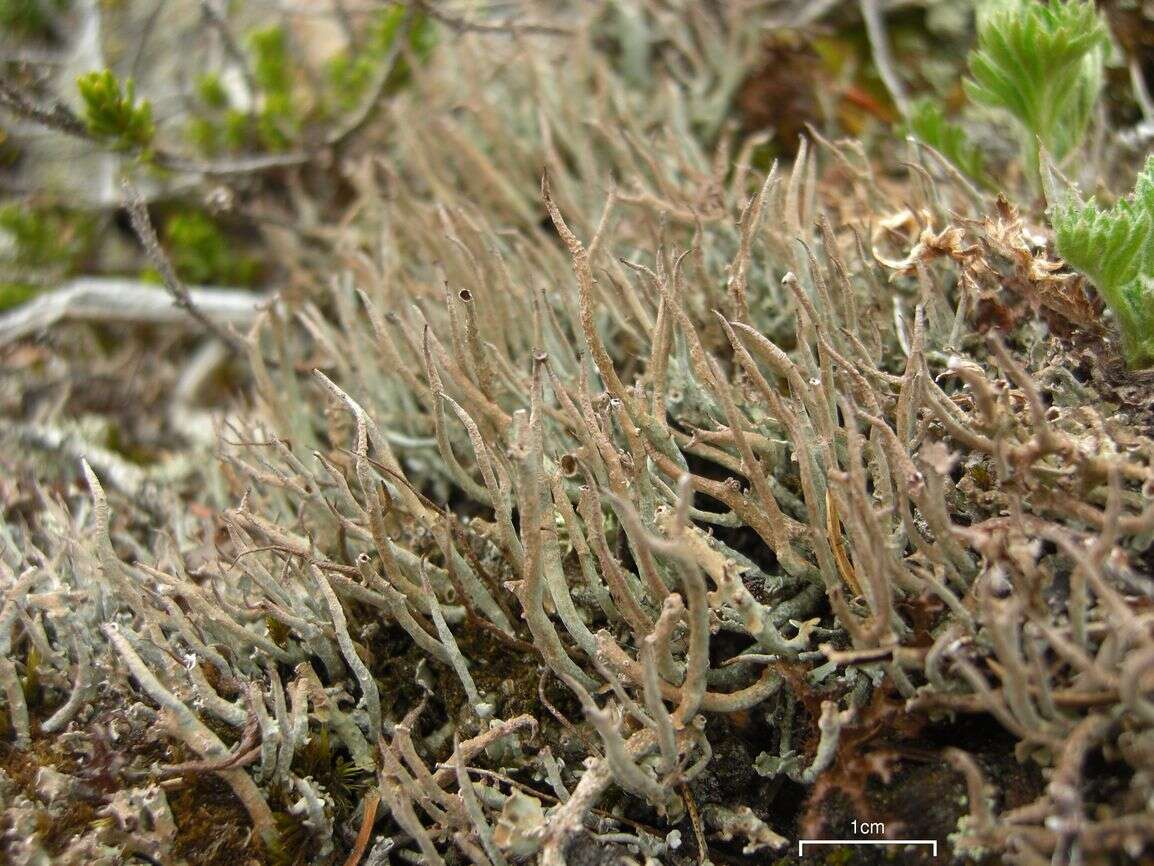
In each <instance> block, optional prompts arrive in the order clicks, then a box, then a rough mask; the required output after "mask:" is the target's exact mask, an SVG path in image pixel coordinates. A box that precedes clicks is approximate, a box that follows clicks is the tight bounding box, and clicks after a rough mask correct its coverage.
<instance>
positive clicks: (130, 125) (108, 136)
mask: <svg viewBox="0 0 1154 866" xmlns="http://www.w3.org/2000/svg"><path fill="white" fill-rule="evenodd" d="M76 86H77V87H78V88H80V95H81V97H82V98H83V99H84V122H85V124H86V125H87V126H88V131H89V132H90V133H91V134H92V135H93V136H95V137H96V138H99V139H101V140H103V141H107V142H108V143H109V144H111V145H113V146H114V147H116V148H117V149H120V150H138V151H147V150H148V149H149V148H150V147H151V146H152V140H153V138H154V137H155V136H156V124H155V123H154V122H153V120H152V104H151V103H150V102H149V101H148V100H147V99H142V100H140V101H139V102H137V100H136V85H135V84H134V83H133V81H132V79H131V78H127V79H125V81H124V84H123V86H121V83H120V80H119V79H118V78H117V77H116V76H115V75H113V74H112V71H111V70H109V69H105V70H102V71H100V72H88V73H85V74H84V75H81V76H80V77H79V78H77V79H76Z"/></svg>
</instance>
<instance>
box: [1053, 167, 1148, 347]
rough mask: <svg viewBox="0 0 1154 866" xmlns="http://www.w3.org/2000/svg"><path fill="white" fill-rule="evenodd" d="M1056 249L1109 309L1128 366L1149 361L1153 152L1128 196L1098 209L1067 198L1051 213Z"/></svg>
mask: <svg viewBox="0 0 1154 866" xmlns="http://www.w3.org/2000/svg"><path fill="white" fill-rule="evenodd" d="M1051 218H1052V222H1053V225H1054V232H1055V234H1056V236H1057V243H1058V252H1059V253H1061V255H1062V257H1063V258H1065V259H1066V261H1067V262H1069V263H1070V264H1071V265H1073V266H1074V267H1075V268H1077V269H1078V270H1080V271H1082V272H1083V273H1085V274H1086V275H1087V276H1088V277H1089V278H1090V279H1091V280H1093V282H1094V284H1095V285H1096V286H1097V287H1098V291H1099V292H1101V294H1102V297H1103V298H1104V299H1105V301H1106V303H1107V304H1108V305H1109V306H1110V309H1111V310H1113V311H1114V316H1115V317H1116V318H1117V320H1118V327H1119V328H1120V329H1121V331H1122V348H1123V351H1124V352H1125V355H1126V361H1127V363H1129V364H1130V366H1131V367H1145V366H1149V365H1150V364H1154V156H1152V157H1149V158H1148V159H1147V160H1146V165H1145V167H1144V168H1143V170H1142V172H1141V174H1139V175H1138V181H1137V183H1136V185H1135V188H1134V192H1133V194H1132V195H1130V196H1127V197H1126V198H1124V199H1122V200H1121V201H1119V202H1118V203H1117V204H1115V205H1114V206H1113V207H1112V208H1109V209H1106V210H1103V209H1102V208H1100V207H1098V206H1097V205H1096V204H1094V203H1093V202H1090V203H1089V204H1085V205H1083V204H1080V203H1077V202H1067V203H1065V204H1062V205H1059V206H1058V207H1056V208H1054V210H1053V212H1052V213H1051Z"/></svg>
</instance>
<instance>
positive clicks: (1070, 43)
mask: <svg viewBox="0 0 1154 866" xmlns="http://www.w3.org/2000/svg"><path fill="white" fill-rule="evenodd" d="M1107 45H1108V37H1107V30H1106V25H1105V23H1104V22H1103V20H1102V18H1101V16H1100V15H1099V14H1098V12H1097V10H1096V9H1095V7H1094V4H1093V3H1090V2H1086V0H1055V2H1050V3H1038V2H1034V0H994V2H990V3H988V4H987V5H986V6H985V7H984V8H983V9H982V10H981V11H980V13H979V16H978V47H977V48H976V49H975V50H974V51H973V52H971V54H970V58H969V65H970V78H969V79H968V80H966V81H965V82H964V86H965V89H966V93H967V95H968V96H969V97H970V99H971V100H973V101H974V102H976V103H979V104H982V105H986V106H990V107H993V108H1001V109H1004V110H1006V111H1008V112H1009V113H1010V114H1011V115H1013V116H1014V117H1015V118H1016V119H1017V121H1018V122H1019V123H1020V124H1021V125H1022V127H1023V129H1024V130H1025V132H1026V134H1027V135H1028V136H1029V137H1030V141H1031V143H1032V142H1033V140H1034V139H1035V138H1036V139H1038V140H1040V141H1041V143H1042V146H1043V147H1045V148H1046V149H1047V150H1048V151H1049V152H1050V153H1052V154H1054V156H1055V157H1056V158H1058V159H1061V158H1063V157H1065V156H1066V155H1067V154H1069V153H1070V152H1071V151H1072V150H1073V149H1074V148H1076V147H1077V146H1078V144H1080V143H1081V141H1082V138H1083V136H1084V135H1085V132H1086V127H1087V125H1088V123H1089V120H1090V116H1091V113H1092V109H1093V107H1094V103H1095V101H1096V100H1097V98H1098V94H1099V92H1100V91H1101V89H1102V80H1103V78H1102V76H1103V71H1102V69H1103V63H1104V58H1105V50H1106V47H1107ZM1031 149H1032V148H1031ZM1035 153H1036V151H1035Z"/></svg>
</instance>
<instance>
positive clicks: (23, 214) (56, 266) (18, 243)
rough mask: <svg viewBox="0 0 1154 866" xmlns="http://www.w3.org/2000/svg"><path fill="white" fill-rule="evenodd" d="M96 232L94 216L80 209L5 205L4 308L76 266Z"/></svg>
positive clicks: (0, 211)
mask: <svg viewBox="0 0 1154 866" xmlns="http://www.w3.org/2000/svg"><path fill="white" fill-rule="evenodd" d="M92 236H93V220H92V218H91V217H90V216H87V215H84V214H79V213H77V212H75V211H71V210H67V209H64V208H59V207H31V206H29V205H28V204H27V203H26V202H13V203H11V204H6V205H4V206H2V207H0V237H2V238H3V252H2V253H0V270H2V271H3V272H4V277H3V279H2V280H0V310H6V309H9V308H10V307H14V306H17V305H18V304H21V303H23V302H24V301H26V300H28V299H29V298H31V297H33V296H34V295H36V294H38V293H39V292H40V291H41V289H42V288H43V283H44V281H45V279H46V278H51V277H58V276H61V275H62V274H64V273H67V272H69V271H71V270H73V269H74V268H75V267H76V265H77V264H78V260H79V259H80V258H81V257H82V256H83V255H84V254H85V252H86V251H87V250H88V249H89V247H90V244H91V241H92Z"/></svg>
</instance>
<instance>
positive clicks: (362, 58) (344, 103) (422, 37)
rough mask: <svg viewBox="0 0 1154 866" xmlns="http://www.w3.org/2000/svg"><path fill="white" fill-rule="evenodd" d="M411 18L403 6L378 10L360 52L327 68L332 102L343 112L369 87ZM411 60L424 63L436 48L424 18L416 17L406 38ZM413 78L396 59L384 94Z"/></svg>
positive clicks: (406, 66)
mask: <svg viewBox="0 0 1154 866" xmlns="http://www.w3.org/2000/svg"><path fill="white" fill-rule="evenodd" d="M409 14H411V13H410V12H409V10H408V9H407V8H406V7H404V6H393V7H390V8H388V9H383V10H381V11H380V12H379V13H378V14H377V15H376V17H375V18H374V21H373V24H372V25H371V26H370V27H369V32H368V38H367V39H366V40H365V43H364V45H363V46H362V47H361V48H360V50H359V51H353V50H351V49H350V50H349V51H347V52H342V53H340V54H338V55H336V56H335V57H333V58H332V59H331V60H329V62H328V65H327V73H328V79H329V84H330V86H331V89H332V102H333V103H334V104H335V105H336V107H337V108H338V109H340V110H342V111H348V110H350V109H352V108H354V107H356V105H357V103H358V102H360V100H361V98H362V97H363V96H364V94H365V91H366V90H367V89H368V87H369V85H370V84H371V83H372V81H373V78H374V76H375V74H376V72H377V70H378V69H379V68H380V65H381V63H383V62H384V61H385V58H386V56H387V55H388V53H389V51H390V50H391V49H392V47H393V44H394V43H395V42H396V39H397V34H398V33H400V31H401V24H402V23H403V22H404V20H405V16H406V15H409ZM407 42H408V47H409V49H410V51H411V55H412V57H414V58H415V59H417V60H421V61H423V60H425V59H426V58H427V57H428V56H429V54H430V53H431V52H432V50H433V46H434V45H435V44H436V31H435V30H434V29H433V26H432V22H431V21H430V20H429V18H428V16H426V15H419V14H415V15H413V17H412V23H411V24H410V25H409V32H408V37H407ZM411 76H412V70H411V69H410V68H409V64H408V61H407V60H406V59H405V58H404V57H399V58H397V63H396V65H395V66H394V67H393V70H392V72H390V73H389V77H388V79H387V80H386V81H385V87H384V90H385V92H386V93H389V92H393V91H395V90H396V89H397V88H399V87H403V86H404V85H405V83H406V82H407V81H408V80H409V78H410V77H411Z"/></svg>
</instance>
